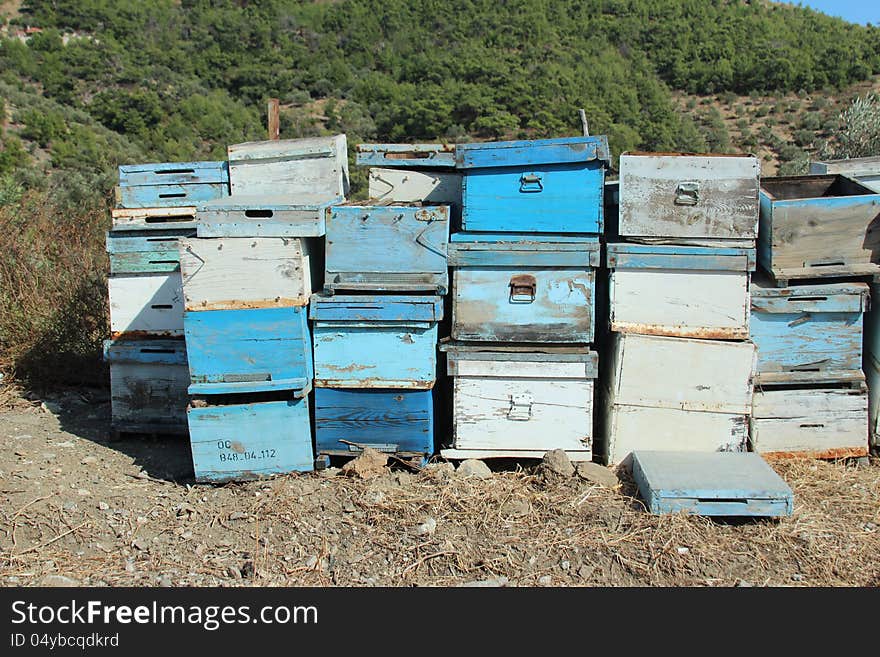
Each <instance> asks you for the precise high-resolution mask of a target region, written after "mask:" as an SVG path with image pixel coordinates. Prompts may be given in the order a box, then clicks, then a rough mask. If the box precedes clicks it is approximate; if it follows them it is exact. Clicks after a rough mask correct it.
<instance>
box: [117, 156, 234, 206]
mask: <svg viewBox="0 0 880 657" xmlns="http://www.w3.org/2000/svg"><path fill="white" fill-rule="evenodd" d="M223 196H229V167H228V166H227V164H226V162H168V163H163V164H125V165H122V166H120V167H119V186H118V187H117V188H116V204H117V205H118V206H119V207H122V208H158V207H168V206H191V205H196V204H197V203H199V202H202V201H210V200H212V199H216V198H221V197H223Z"/></svg>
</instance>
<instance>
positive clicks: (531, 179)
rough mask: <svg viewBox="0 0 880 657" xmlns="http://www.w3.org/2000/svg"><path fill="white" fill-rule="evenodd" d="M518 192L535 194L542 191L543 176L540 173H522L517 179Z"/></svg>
mask: <svg viewBox="0 0 880 657" xmlns="http://www.w3.org/2000/svg"><path fill="white" fill-rule="evenodd" d="M519 191H521V192H524V193H536V192H543V191H544V176H543V175H542V174H540V173H524V174H522V175H521V176H520V177H519Z"/></svg>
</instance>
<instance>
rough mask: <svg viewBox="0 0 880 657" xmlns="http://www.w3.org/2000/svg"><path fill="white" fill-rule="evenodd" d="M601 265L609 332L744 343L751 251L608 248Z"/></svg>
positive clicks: (752, 263) (651, 246)
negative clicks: (608, 304)
mask: <svg viewBox="0 0 880 657" xmlns="http://www.w3.org/2000/svg"><path fill="white" fill-rule="evenodd" d="M607 262H608V268H609V269H611V270H612V272H611V275H610V279H609V280H610V299H611V315H610V321H611V330H612V331H620V332H624V333H643V334H650V335H668V336H679V337H692V338H715V339H720V340H738V339H746V338H748V337H749V272H750V271H751V270H753V269H754V268H755V250H754V249H744V248H717V247H700V246H667V245H656V244H608V246H607Z"/></svg>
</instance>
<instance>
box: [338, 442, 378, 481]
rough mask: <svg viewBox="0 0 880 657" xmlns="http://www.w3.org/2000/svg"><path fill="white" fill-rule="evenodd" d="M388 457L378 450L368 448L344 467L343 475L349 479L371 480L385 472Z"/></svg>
mask: <svg viewBox="0 0 880 657" xmlns="http://www.w3.org/2000/svg"><path fill="white" fill-rule="evenodd" d="M387 463H388V455H387V454H383V453H382V452H380V451H379V450H377V449H373V448H372V447H367V448H365V449H364V451H363V452H361V453H360V454H359V455H358V456H356V457H355V458H353V459H352V460H351V461H349V462H348V463H346V464H345V465H343V466H342V474H344V475H347V476H349V477H360V478H361V479H370V478H371V477H376V476H378V475H380V474H383V473H384V472H385V465H386V464H387Z"/></svg>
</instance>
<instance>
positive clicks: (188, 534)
mask: <svg viewBox="0 0 880 657" xmlns="http://www.w3.org/2000/svg"><path fill="white" fill-rule="evenodd" d="M192 537H193V533H192V532H190V531H186V532H183V533H182V534H181V535H180V538H182V539H183V540H184V541H188V540H190V539H191V538H192Z"/></svg>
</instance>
